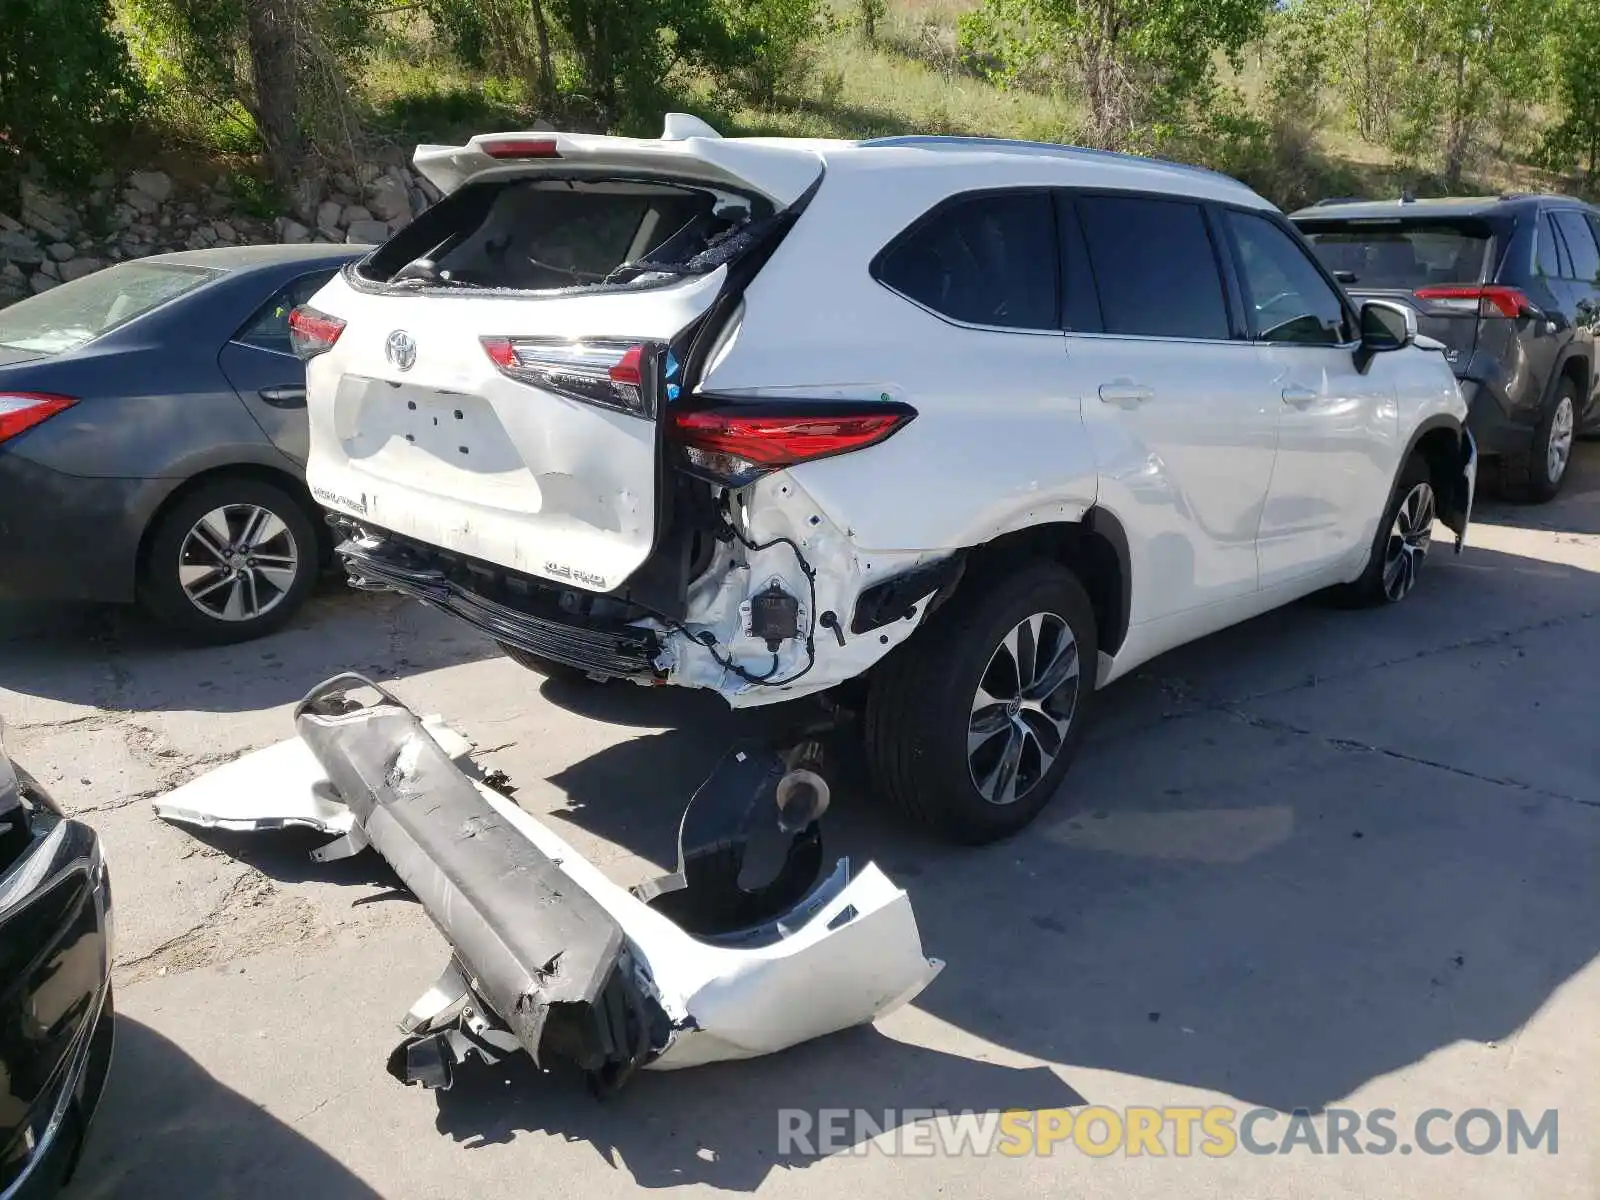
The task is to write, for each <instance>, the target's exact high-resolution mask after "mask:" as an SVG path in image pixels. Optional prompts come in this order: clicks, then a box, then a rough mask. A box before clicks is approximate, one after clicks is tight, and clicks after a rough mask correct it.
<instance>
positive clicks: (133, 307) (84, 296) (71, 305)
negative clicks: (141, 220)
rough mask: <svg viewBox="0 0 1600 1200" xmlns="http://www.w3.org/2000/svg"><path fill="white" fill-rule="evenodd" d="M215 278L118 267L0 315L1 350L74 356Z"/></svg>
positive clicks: (157, 267) (164, 267) (162, 267)
mask: <svg viewBox="0 0 1600 1200" xmlns="http://www.w3.org/2000/svg"><path fill="white" fill-rule="evenodd" d="M220 274H222V272H221V271H214V270H208V269H207V268H205V267H180V266H177V265H175V264H172V263H153V262H128V263H119V264H117V265H116V266H114V267H108V268H107V269H106V270H104V271H96V272H95V273H94V274H93V275H85V276H84V277H83V278H82V279H75V280H73V281H72V282H71V283H64V284H62V285H61V286H60V287H58V288H52V289H51V290H50V291H48V292H41V293H40V294H39V295H37V296H33V297H31V298H29V299H27V300H23V301H21V302H20V303H17V304H13V305H12V306H11V307H10V308H7V309H4V310H0V348H4V349H7V350H24V351H33V352H35V353H38V354H61V353H64V352H65V351H68V350H76V349H77V348H78V347H79V346H84V345H87V344H88V343H89V342H92V341H94V339H95V338H97V337H104V336H105V335H106V334H108V333H110V332H111V331H112V330H113V329H115V328H117V326H119V325H126V324H127V323H128V322H129V321H131V320H133V319H134V318H135V317H137V316H140V315H142V314H143V313H147V312H149V311H150V310H151V309H153V308H156V307H157V306H159V305H162V304H165V303H166V302H167V301H169V300H175V299H177V298H178V297H179V296H181V295H183V294H184V293H185V292H191V291H193V290H194V289H195V288H197V287H199V286H200V285H201V284H203V283H205V282H206V281H207V280H209V279H214V278H215V277H216V276H218V275H220Z"/></svg>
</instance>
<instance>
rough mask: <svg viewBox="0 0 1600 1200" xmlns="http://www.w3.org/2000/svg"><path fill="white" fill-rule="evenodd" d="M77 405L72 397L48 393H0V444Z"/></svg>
mask: <svg viewBox="0 0 1600 1200" xmlns="http://www.w3.org/2000/svg"><path fill="white" fill-rule="evenodd" d="M76 403H77V401H76V400H75V399H73V398H72V397H71V396H55V395H51V394H50V393H48V392H0V442H6V441H9V440H10V439H11V438H14V437H16V436H17V435H18V434H19V433H22V432H23V431H24V430H27V429H32V428H33V427H34V426H35V425H37V424H39V422H41V421H47V420H49V419H50V418H51V417H53V416H55V415H56V414H57V413H58V412H64V411H66V410H67V409H69V408H71V407H72V406H73V405H74V404H76Z"/></svg>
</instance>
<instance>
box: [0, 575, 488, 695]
mask: <svg viewBox="0 0 1600 1200" xmlns="http://www.w3.org/2000/svg"><path fill="white" fill-rule="evenodd" d="M499 653H500V652H499V650H498V649H497V648H496V647H495V645H494V643H492V642H490V641H489V640H488V639H486V638H483V637H480V636H479V635H478V634H477V633H475V632H473V631H472V630H471V629H469V628H467V627H466V626H465V625H462V624H461V623H460V622H458V621H456V620H454V619H453V618H450V617H448V616H445V615H443V614H441V613H437V612H435V611H433V610H432V609H429V608H428V607H426V606H425V605H422V604H419V603H417V602H416V601H412V600H407V599H406V598H404V597H401V596H394V595H373V594H367V593H358V592H354V591H351V590H350V589H349V588H348V587H346V586H345V585H344V584H343V583H339V582H336V581H332V580H328V581H325V582H324V583H323V585H322V587H321V588H320V590H319V591H318V593H317V594H316V595H314V596H312V598H311V599H310V600H309V601H308V602H307V604H306V607H305V608H304V609H302V610H301V611H300V612H299V613H297V614H296V615H295V618H294V620H293V621H291V622H290V623H289V625H288V626H287V627H286V628H284V629H282V630H280V631H279V632H277V633H274V634H271V635H269V636H267V637H264V638H260V639H258V640H256V641H252V642H244V643H241V644H239V645H235V646H201V647H196V646H188V645H184V644H182V643H181V642H178V641H177V640H175V639H174V638H173V637H171V636H170V635H169V634H167V633H166V632H165V631H163V630H161V629H159V628H157V627H155V626H153V625H151V624H150V623H149V622H147V621H146V620H145V619H144V618H143V617H142V616H141V615H140V614H139V613H138V612H136V611H134V610H131V609H119V608H107V607H96V608H85V607H58V608H50V609H40V608H29V609H27V610H26V611H24V610H23V609H21V608H20V607H18V606H14V605H5V604H0V690H5V691H11V692H17V693H21V694H23V695H28V696H40V697H47V698H49V699H52V700H57V701H64V702H68V703H72V704H85V705H92V706H94V707H96V708H102V709H109V710H111V711H117V712H124V711H139V710H147V711H148V710H156V711H161V710H189V711H196V712H238V711H243V710H251V709H259V708H267V707H271V706H273V705H277V704H287V703H290V702H293V701H296V700H299V699H300V698H301V697H302V696H304V695H305V693H306V692H307V691H308V690H309V689H310V688H311V687H312V686H313V685H315V684H317V683H319V682H321V681H322V680H323V679H326V678H327V677H328V676H330V675H333V674H336V673H338V672H339V671H343V670H354V671H365V672H368V673H371V674H374V675H377V676H378V677H380V678H384V679H389V680H393V679H397V678H399V679H403V678H405V677H406V676H408V675H414V674H417V673H419V672H421V671H427V670H433V669H436V668H439V667H447V666H452V665H455V664H457V663H464V662H473V661H476V660H478V659H484V658H493V657H496V656H497V655H498V654H499Z"/></svg>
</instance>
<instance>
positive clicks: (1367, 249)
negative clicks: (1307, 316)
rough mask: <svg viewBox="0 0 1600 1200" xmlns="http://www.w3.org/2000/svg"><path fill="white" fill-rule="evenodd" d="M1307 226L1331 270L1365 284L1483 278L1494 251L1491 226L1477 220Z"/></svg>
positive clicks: (1410, 286) (1401, 285) (1411, 286)
mask: <svg viewBox="0 0 1600 1200" xmlns="http://www.w3.org/2000/svg"><path fill="white" fill-rule="evenodd" d="M1301 232H1302V233H1304V234H1305V236H1306V240H1307V241H1308V242H1310V243H1311V247H1312V249H1313V250H1315V251H1316V254H1317V257H1318V258H1320V259H1321V260H1322V263H1323V265H1324V266H1326V267H1327V268H1328V270H1330V271H1332V272H1333V273H1334V274H1336V275H1337V276H1338V277H1339V280H1340V281H1341V282H1342V283H1344V284H1346V285H1347V286H1349V287H1354V288H1361V289H1373V290H1386V289H1393V290H1403V291H1415V290H1416V289H1417V288H1420V287H1427V286H1429V285H1430V284H1440V283H1478V282H1480V281H1481V280H1482V279H1483V273H1484V262H1485V260H1486V258H1487V257H1488V253H1489V240H1490V235H1489V230H1488V228H1487V227H1485V226H1482V225H1478V224H1476V223H1465V222H1440V221H1428V222H1419V221H1407V222H1402V221H1384V222H1374V223H1372V224H1367V223H1365V222H1360V221H1351V222H1346V223H1342V224H1338V225H1333V224H1328V225H1302V226H1301Z"/></svg>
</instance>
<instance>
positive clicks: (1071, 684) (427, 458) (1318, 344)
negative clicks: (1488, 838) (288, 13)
mask: <svg viewBox="0 0 1600 1200" xmlns="http://www.w3.org/2000/svg"><path fill="white" fill-rule="evenodd" d="M415 161H416V165H417V167H418V168H419V169H420V170H421V171H422V172H423V173H424V174H426V175H427V176H428V177H429V178H430V179H431V180H433V181H434V182H435V183H436V184H438V186H439V187H440V188H441V189H443V190H444V191H445V192H446V193H447V195H446V198H445V199H444V200H443V201H442V202H440V203H439V204H437V205H435V206H434V207H433V208H432V209H430V210H429V211H427V212H426V213H424V214H423V215H422V216H421V217H419V218H418V219H417V220H416V221H415V222H414V223H413V224H412V225H410V226H409V227H408V228H406V229H404V230H403V231H401V232H400V233H399V234H398V235H397V236H396V237H395V238H394V239H393V240H392V241H390V242H389V243H388V244H387V245H385V246H383V247H381V248H380V249H379V250H377V251H376V252H374V253H373V254H372V255H371V256H370V257H368V258H366V259H364V260H362V261H361V262H359V263H357V264H355V265H353V266H351V267H350V268H348V269H347V270H346V271H345V272H344V273H343V274H342V275H341V276H340V277H338V278H336V279H335V280H334V281H333V282H331V283H330V284H328V286H327V287H326V288H324V289H323V290H322V291H321V292H320V293H318V294H317V295H316V296H315V297H314V298H313V300H312V302H311V305H310V306H308V307H306V308H302V309H300V310H297V311H296V313H295V314H294V316H293V321H292V325H293V328H294V331H295V337H296V338H297V341H298V344H299V347H300V350H301V353H302V355H303V356H305V357H307V358H309V359H310V363H309V369H308V389H309V395H310V417H311V458H310V464H309V469H308V476H309V481H310V484H311V486H312V489H313V491H314V493H315V495H316V497H317V499H318V500H319V501H320V502H321V503H322V504H323V505H325V506H326V507H327V508H328V509H330V510H331V512H332V514H333V520H334V521H335V523H336V524H338V525H340V526H341V527H342V528H343V529H344V530H345V533H346V536H347V538H348V540H347V541H346V542H345V543H344V545H343V546H342V547H341V548H340V554H341V556H342V558H343V561H344V564H345V567H346V569H347V570H348V572H349V574H350V576H351V579H352V582H354V583H355V584H356V585H357V586H362V587H379V588H390V589H395V590H398V591H401V592H404V593H407V594H409V595H412V596H415V597H418V598H419V599H422V600H425V601H427V602H428V603H430V604H433V605H436V606H438V607H440V608H443V609H446V610H448V611H449V612H452V613H454V614H456V615H457V616H459V617H460V618H462V619H463V620H465V621H467V622H469V623H470V624H472V625H474V626H476V627H477V628H478V629H480V630H483V631H485V632H487V633H488V634H489V635H490V636H491V637H493V638H495V639H497V640H498V641H499V642H500V643H501V645H502V646H503V647H505V648H506V650H507V652H508V653H510V654H511V655H512V656H513V657H515V658H517V659H519V660H520V661H523V662H525V663H527V664H529V665H531V666H534V667H536V668H538V669H540V670H544V671H546V672H547V673H548V672H551V671H557V670H563V669H564V670H567V671H573V672H578V673H582V674H584V675H587V676H590V677H594V678H599V679H608V678H620V679H631V680H635V681H638V682H642V683H650V684H662V683H665V684H675V685H678V686H682V687H698V688H711V689H713V690H715V691H717V692H719V693H720V694H721V695H722V696H723V697H724V698H725V699H726V700H727V701H728V703H730V704H732V705H734V706H741V707H742V706H752V705H761V704H770V703H773V702H776V701H782V700H788V699H792V698H794V697H798V696H802V695H807V694H813V693H821V692H832V693H833V694H835V695H837V694H839V692H840V690H843V691H844V693H845V694H847V695H848V694H849V692H850V691H851V690H852V689H854V690H855V691H856V693H857V695H856V697H855V698H856V699H857V700H859V701H860V703H861V704H863V705H864V712H865V721H864V724H865V732H866V740H867V743H868V747H869V750H870V758H871V760H872V762H873V764H874V768H875V771H876V773H877V777H878V782H879V784H880V785H881V789H882V790H883V791H884V792H885V793H887V794H888V795H889V796H890V797H892V798H893V799H894V800H896V801H897V802H898V803H899V804H900V805H902V806H903V807H904V808H905V809H906V810H908V811H910V812H911V813H913V814H915V815H916V816H918V817H920V818H921V819H923V820H925V821H926V822H928V823H929V824H931V825H932V826H933V827H935V828H936V829H937V830H939V831H940V832H942V833H943V834H945V835H947V836H950V837H953V838H958V839H961V840H966V841H983V840H987V839H990V838H995V837H999V836H1003V835H1005V834H1008V833H1010V832H1013V831H1015V830H1016V829H1018V828H1020V827H1021V826H1022V825H1024V824H1026V823H1027V822H1028V821H1029V820H1031V819H1032V818H1033V817H1034V816H1035V815H1036V814H1037V813H1038V811H1039V810H1040V809H1041V808H1042V807H1043V806H1044V804H1045V803H1046V802H1047V801H1048V799H1049V798H1050V796H1051V794H1052V793H1053V792H1054V791H1055V790H1056V787H1057V784H1058V783H1059V782H1060V780H1061V777H1062V775H1063V774H1064V773H1065V771H1066V769H1067V767H1068V765H1069V760H1070V759H1071V757H1072V754H1073V751H1074V748H1075V747H1076V745H1077V742H1078V739H1079V737H1080V735H1081V733H1082V730H1083V722H1084V718H1085V716H1086V715H1087V712H1086V710H1087V709H1088V707H1089V701H1090V699H1091V695H1092V693H1093V691H1094V689H1095V688H1096V687H1098V686H1102V685H1104V684H1106V683H1108V682H1110V681H1111V680H1113V679H1115V678H1117V677H1118V676H1120V675H1123V674H1126V673H1127V672H1128V671H1129V670H1131V669H1132V668H1133V667H1135V666H1137V665H1138V664H1140V663H1142V662H1144V661H1146V660H1147V659H1149V658H1151V657H1152V656H1153V655H1156V654H1159V653H1161V652H1162V651H1164V650H1167V649H1169V648H1171V647H1173V646H1177V645H1179V644H1181V643H1183V642H1187V641H1190V640H1191V639H1193V638H1197V637H1200V636H1202V635H1204V634H1207V633H1210V632H1212V631H1213V630H1217V629H1220V628H1222V627H1224V626H1226V625H1231V624H1233V623H1235V622H1237V621H1241V620H1244V619H1245V618H1247V617H1251V616H1253V615H1255V614H1257V613H1260V612H1263V611H1265V610H1267V609H1270V608H1273V607H1275V606H1278V605H1281V604H1284V603H1286V602H1288V601H1290V600H1293V599H1295V598H1296V597H1299V596H1303V595H1305V594H1307V593H1309V592H1312V591H1315V590H1317V589H1321V588H1325V587H1328V586H1330V585H1344V587H1345V591H1346V593H1347V594H1348V595H1350V596H1351V597H1353V598H1356V599H1359V600H1365V601H1374V602H1377V601H1385V600H1387V601H1397V600H1400V599H1402V598H1403V597H1404V596H1405V595H1406V594H1407V593H1408V592H1409V591H1410V589H1411V586H1412V584H1413V582H1414V581H1415V579H1416V574H1417V569H1418V567H1420V565H1421V563H1422V560H1423V557H1424V555H1425V554H1426V553H1427V550H1428V547H1429V540H1430V534H1431V531H1432V529H1433V525H1434V519H1435V517H1436V516H1437V517H1438V518H1440V519H1441V520H1442V521H1443V522H1444V523H1445V524H1446V525H1447V526H1448V527H1449V528H1451V529H1453V530H1454V531H1455V533H1456V535H1457V545H1458V547H1459V544H1460V538H1461V537H1462V536H1464V534H1465V531H1466V527H1467V521H1468V519H1469V515H1470V512H1471V505H1472V496H1473V489H1474V485H1475V476H1476V454H1475V451H1474V448H1473V445H1472V442H1471V439H1470V437H1469V436H1468V435H1467V433H1466V432H1465V430H1464V428H1463V420H1464V418H1465V416H1466V407H1465V405H1464V404H1463V403H1462V398H1461V395H1460V392H1459V391H1458V390H1457V387H1456V381H1455V378H1454V376H1453V375H1452V373H1451V370H1450V367H1449V365H1448V364H1447V363H1446V362H1445V361H1444V359H1443V357H1442V356H1441V355H1440V354H1439V353H1438V352H1437V350H1436V348H1434V347H1430V346H1429V345H1428V344H1427V343H1426V342H1425V341H1423V342H1421V343H1419V342H1418V339H1417V337H1416V327H1415V324H1414V317H1413V316H1412V315H1411V314H1410V313H1409V312H1408V311H1406V310H1402V309H1396V308H1391V307H1388V306H1385V305H1382V304H1379V303H1369V304H1367V305H1366V306H1365V307H1364V308H1362V309H1361V310H1359V311H1358V310H1356V309H1355V308H1354V307H1353V306H1352V304H1351V302H1350V301H1349V300H1348V299H1347V297H1346V296H1345V295H1344V293H1343V292H1342V291H1341V290H1340V288H1339V287H1338V285H1337V284H1336V283H1335V282H1334V281H1333V280H1332V279H1331V278H1330V277H1329V276H1328V274H1327V272H1326V271H1324V270H1323V269H1322V268H1321V267H1320V266H1319V265H1318V263H1317V261H1316V259H1315V258H1314V257H1313V256H1312V255H1311V254H1310V253H1309V252H1308V251H1307V249H1306V247H1305V245H1304V243H1303V242H1302V241H1301V239H1300V237H1299V235H1298V234H1297V233H1296V232H1295V231H1294V229H1293V228H1292V227H1291V226H1290V225H1289V224H1288V223H1287V222H1286V221H1285V220H1284V219H1283V217H1282V216H1281V215H1280V214H1279V213H1278V212H1277V210H1276V209H1274V208H1272V207H1271V206H1270V205H1269V204H1268V203H1267V202H1266V201H1264V200H1262V199H1261V198H1260V197H1259V196H1257V195H1255V193H1253V192H1251V191H1250V190H1249V189H1247V188H1246V187H1244V186H1243V185H1241V184H1239V183H1237V182H1235V181H1233V180H1231V179H1228V178H1226V177H1224V176H1221V175H1218V174H1215V173H1212V172H1209V171H1205V170H1201V169H1197V168H1191V167H1183V166H1176V165H1171V164H1166V163H1158V162H1152V161H1148V160H1143V159H1137V158H1129V157H1124V156H1120V155H1111V154H1104V153H1098V152H1092V151H1084V150H1075V149H1070V148H1064V147H1060V146H1046V145H1036V144H1031V143H1018V142H1004V141H991V140H985V139H967V138H945V137H900V138H889V139H879V140H874V141H866V142H842V141H800V140H785V139H767V138H751V139H735V138H729V139H723V138H720V137H718V136H717V134H716V133H715V131H714V130H712V129H710V128H709V127H707V126H706V125H704V124H703V123H701V122H700V121H698V120H696V119H694V118H692V117H683V116H679V115H676V114H675V115H673V116H670V117H668V119H667V128H666V131H665V133H664V134H663V136H662V137H661V138H660V139H658V140H635V139H628V138H615V137H604V136H591V135H581V134H567V133H516V134H498V135H492V136H488V135H486V136H482V137H477V138H474V139H473V140H472V141H471V142H469V143H467V144H466V145H465V146H457V147H441V146H423V147H419V148H418V150H417V152H416V160H415ZM845 685H849V687H846V686H845Z"/></svg>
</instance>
